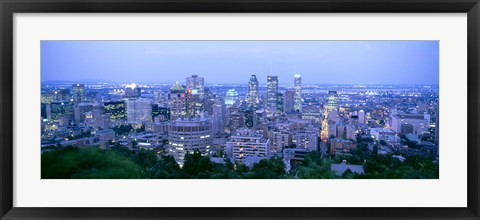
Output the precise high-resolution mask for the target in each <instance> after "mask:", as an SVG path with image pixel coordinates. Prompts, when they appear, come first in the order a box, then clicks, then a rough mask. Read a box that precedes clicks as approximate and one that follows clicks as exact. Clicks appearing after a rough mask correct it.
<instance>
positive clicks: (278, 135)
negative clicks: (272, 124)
mask: <svg viewBox="0 0 480 220" xmlns="http://www.w3.org/2000/svg"><path fill="white" fill-rule="evenodd" d="M269 139H270V143H271V144H270V149H269V150H270V152H271V153H278V152H282V149H283V148H284V147H286V146H288V145H290V144H292V135H291V134H290V133H288V132H283V131H270V132H269Z"/></svg>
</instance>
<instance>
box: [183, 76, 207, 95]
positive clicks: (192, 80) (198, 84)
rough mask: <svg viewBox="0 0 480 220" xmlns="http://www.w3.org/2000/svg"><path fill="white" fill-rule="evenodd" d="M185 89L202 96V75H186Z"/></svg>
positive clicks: (203, 91)
mask: <svg viewBox="0 0 480 220" xmlns="http://www.w3.org/2000/svg"><path fill="white" fill-rule="evenodd" d="M186 81H187V90H191V93H192V94H193V95H198V96H200V98H203V95H204V93H205V90H204V84H203V77H199V76H198V75H192V76H190V77H187V80H186Z"/></svg>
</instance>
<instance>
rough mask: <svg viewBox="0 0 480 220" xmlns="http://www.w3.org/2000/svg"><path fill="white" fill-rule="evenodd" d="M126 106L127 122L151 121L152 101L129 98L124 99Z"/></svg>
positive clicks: (141, 122)
mask: <svg viewBox="0 0 480 220" xmlns="http://www.w3.org/2000/svg"><path fill="white" fill-rule="evenodd" d="M125 102H126V107H127V122H128V123H132V124H143V123H144V122H152V103H151V102H150V100H148V99H130V100H127V101H125Z"/></svg>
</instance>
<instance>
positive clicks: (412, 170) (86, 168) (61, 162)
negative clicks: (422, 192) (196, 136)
mask: <svg viewBox="0 0 480 220" xmlns="http://www.w3.org/2000/svg"><path fill="white" fill-rule="evenodd" d="M342 160H347V161H348V163H351V164H362V165H363V166H364V171H365V173H364V174H357V173H352V172H351V171H350V170H347V171H346V172H345V173H344V174H343V175H342V176H336V175H335V172H333V171H332V170H331V169H330V167H331V164H332V163H339V162H341V161H342ZM41 170H42V178H43V179H334V178H342V179H351V178H354V179H415V178H418V179H437V178H438V174H439V170H438V164H436V163H434V162H432V159H431V158H424V157H421V156H411V157H407V158H406V159H405V161H404V162H401V161H400V160H398V159H396V158H392V157H391V156H389V155H378V154H372V153H371V152H368V151H367V150H366V149H364V148H357V149H356V150H354V151H352V154H351V155H350V156H337V157H334V158H322V157H321V156H320V153H318V152H316V151H313V152H310V153H308V154H307V155H306V157H305V160H304V161H303V162H301V163H297V164H293V165H292V169H291V170H290V172H288V173H286V172H285V164H284V162H283V160H282V158H280V157H272V158H269V159H264V160H261V161H260V162H258V163H256V164H254V165H253V166H252V167H251V168H249V167H248V166H246V165H244V164H242V163H236V164H233V163H232V162H230V160H227V159H225V163H214V162H212V161H211V160H210V158H209V157H206V156H201V155H200V153H198V152H196V153H193V154H187V155H185V162H184V165H183V167H182V168H181V167H180V166H179V165H178V164H177V163H176V161H175V159H174V158H173V157H172V156H162V157H158V156H157V153H156V152H155V151H151V150H143V149H139V150H137V151H132V150H129V149H128V148H125V147H119V146H116V147H112V148H109V149H100V148H98V147H86V148H75V147H57V148H54V149H51V151H49V152H45V153H43V154H42V167H41Z"/></svg>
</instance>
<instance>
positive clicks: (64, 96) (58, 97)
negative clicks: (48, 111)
mask: <svg viewBox="0 0 480 220" xmlns="http://www.w3.org/2000/svg"><path fill="white" fill-rule="evenodd" d="M53 101H54V102H62V101H70V89H67V88H63V89H57V90H55V91H54V92H53Z"/></svg>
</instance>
